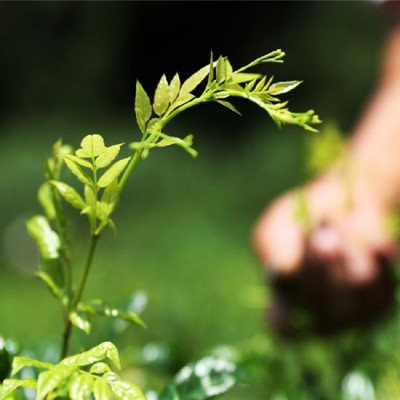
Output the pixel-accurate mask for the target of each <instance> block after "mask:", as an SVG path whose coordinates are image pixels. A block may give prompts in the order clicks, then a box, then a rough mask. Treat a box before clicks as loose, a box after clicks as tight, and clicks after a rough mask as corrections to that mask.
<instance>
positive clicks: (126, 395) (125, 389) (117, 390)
mask: <svg viewBox="0 0 400 400" xmlns="http://www.w3.org/2000/svg"><path fill="white" fill-rule="evenodd" d="M103 376H104V378H105V379H106V380H107V382H108V383H109V384H110V386H111V390H112V392H113V393H114V396H115V397H116V398H117V399H121V400H146V398H145V397H144V395H143V393H142V391H141V390H140V389H139V388H138V387H137V386H135V385H132V384H130V383H128V382H123V381H121V380H120V379H119V377H118V375H116V374H115V373H113V372H108V373H106V374H104V375H103Z"/></svg>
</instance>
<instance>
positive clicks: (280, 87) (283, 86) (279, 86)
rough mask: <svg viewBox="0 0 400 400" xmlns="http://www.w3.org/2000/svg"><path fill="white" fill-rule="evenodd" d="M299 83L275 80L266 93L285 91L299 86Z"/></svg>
mask: <svg viewBox="0 0 400 400" xmlns="http://www.w3.org/2000/svg"><path fill="white" fill-rule="evenodd" d="M300 83H301V81H287V82H276V83H273V84H272V85H271V86H270V88H269V89H268V93H269V94H271V95H272V96H277V95H280V94H283V93H287V92H290V91H291V90H293V89H294V88H296V87H297V86H299V85H300Z"/></svg>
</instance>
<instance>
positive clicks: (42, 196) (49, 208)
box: [38, 182, 56, 220]
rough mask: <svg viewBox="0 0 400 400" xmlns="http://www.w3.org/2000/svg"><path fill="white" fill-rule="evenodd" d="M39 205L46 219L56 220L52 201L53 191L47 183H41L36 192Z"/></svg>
mask: <svg viewBox="0 0 400 400" xmlns="http://www.w3.org/2000/svg"><path fill="white" fill-rule="evenodd" d="M38 200H39V204H40V205H41V206H42V207H43V210H44V212H45V214H46V217H47V218H48V219H49V220H53V219H55V218H56V209H55V207H54V201H53V191H52V190H51V186H50V184H49V183H48V182H45V183H43V184H42V185H41V186H40V188H39V191H38Z"/></svg>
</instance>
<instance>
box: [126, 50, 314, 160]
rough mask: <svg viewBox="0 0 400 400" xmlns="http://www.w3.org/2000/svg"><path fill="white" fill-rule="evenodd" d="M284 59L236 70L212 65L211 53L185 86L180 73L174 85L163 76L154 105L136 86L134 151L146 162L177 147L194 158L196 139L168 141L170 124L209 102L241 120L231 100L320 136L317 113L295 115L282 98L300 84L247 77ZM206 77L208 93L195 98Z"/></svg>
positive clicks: (223, 62)
mask: <svg viewBox="0 0 400 400" xmlns="http://www.w3.org/2000/svg"><path fill="white" fill-rule="evenodd" d="M284 55H285V53H284V52H283V51H282V50H276V51H273V52H271V53H269V54H267V55H264V56H262V57H259V58H257V59H256V60H254V61H252V62H251V63H249V64H247V65H245V66H244V67H241V68H239V69H237V70H233V68H232V65H231V63H230V61H229V60H228V58H227V57H223V56H220V57H219V58H218V60H217V61H213V56H212V54H211V58H210V63H209V64H208V65H206V66H204V67H203V68H201V69H200V70H198V71H197V72H195V73H194V74H193V75H191V76H190V77H189V78H188V79H187V80H185V81H184V82H183V83H182V84H181V81H180V77H179V75H178V74H176V75H175V76H174V77H173V78H172V80H171V81H170V82H168V80H167V78H166V76H165V75H163V76H162V77H161V79H160V81H159V83H158V85H157V88H156V90H155V92H154V96H153V104H152V103H151V100H150V97H149V96H148V94H147V93H146V91H145V90H144V89H143V87H142V85H141V84H140V82H137V84H136V98H135V112H136V120H137V123H138V126H139V128H140V130H141V132H142V135H143V136H142V140H141V142H135V143H132V144H131V145H130V147H131V148H133V149H136V150H141V155H142V156H143V157H145V156H147V154H148V151H149V149H150V148H153V147H165V146H169V145H172V144H176V145H179V146H181V147H183V148H184V149H185V150H186V151H188V152H189V153H190V154H191V155H193V156H195V155H196V154H197V152H196V151H195V150H194V149H193V147H192V135H188V136H186V137H185V138H184V139H180V138H177V137H173V136H169V135H167V134H166V133H165V132H164V131H163V129H164V127H165V125H166V124H167V123H168V122H169V121H170V120H171V119H173V118H174V117H175V116H176V115H178V114H179V113H181V112H182V111H184V110H186V109H188V108H190V107H193V106H196V105H198V104H201V103H206V102H217V103H219V104H221V105H222V106H224V107H226V108H228V109H229V110H231V111H233V112H235V113H237V114H239V115H241V114H240V112H239V111H238V110H237V109H236V107H235V106H234V105H233V104H232V103H231V102H228V101H227V100H226V99H227V98H229V97H238V98H242V99H246V100H249V101H251V102H253V103H255V104H256V105H257V106H259V107H261V108H262V109H263V110H265V111H266V112H267V113H268V114H269V116H270V117H271V118H272V119H273V120H274V121H275V123H276V124H277V125H278V126H281V125H284V124H293V125H298V126H300V127H302V128H304V129H306V130H309V131H315V128H313V127H312V126H311V125H314V124H318V123H320V120H319V118H318V116H317V115H316V114H315V112H314V111H313V110H308V111H306V112H301V113H295V112H292V111H290V110H289V109H288V108H287V104H288V102H287V101H285V102H282V101H280V99H279V98H278V97H277V96H279V95H281V94H284V93H287V92H289V91H291V90H293V89H294V88H296V87H297V86H298V85H299V84H300V83H301V82H300V81H286V82H276V83H274V82H273V77H272V76H271V77H270V78H268V77H267V76H266V75H262V74H258V73H252V72H247V71H248V70H249V69H251V68H252V67H255V66H257V65H260V64H264V63H271V62H272V63H281V62H283V57H284ZM206 78H207V84H206V86H205V88H204V90H203V91H202V92H201V94H200V95H198V96H196V95H195V94H194V93H193V92H194V90H195V89H196V88H197V87H198V86H199V85H200V84H201V83H202V82H203V81H204V80H205V79H206Z"/></svg>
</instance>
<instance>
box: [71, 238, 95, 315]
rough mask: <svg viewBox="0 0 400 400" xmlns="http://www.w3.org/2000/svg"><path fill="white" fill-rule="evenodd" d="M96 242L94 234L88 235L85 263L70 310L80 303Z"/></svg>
mask: <svg viewBox="0 0 400 400" xmlns="http://www.w3.org/2000/svg"><path fill="white" fill-rule="evenodd" d="M98 240H99V235H96V234H92V235H90V243H89V250H88V253H87V256H86V263H85V267H84V270H83V274H82V277H81V281H80V283H79V287H78V291H77V292H76V295H75V299H74V301H73V302H72V308H76V306H77V305H78V303H79V302H80V301H81V298H82V295H83V291H84V289H85V285H86V281H87V277H88V275H89V271H90V266H91V265H92V260H93V256H94V252H95V249H96V245H97V242H98Z"/></svg>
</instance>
